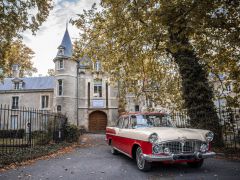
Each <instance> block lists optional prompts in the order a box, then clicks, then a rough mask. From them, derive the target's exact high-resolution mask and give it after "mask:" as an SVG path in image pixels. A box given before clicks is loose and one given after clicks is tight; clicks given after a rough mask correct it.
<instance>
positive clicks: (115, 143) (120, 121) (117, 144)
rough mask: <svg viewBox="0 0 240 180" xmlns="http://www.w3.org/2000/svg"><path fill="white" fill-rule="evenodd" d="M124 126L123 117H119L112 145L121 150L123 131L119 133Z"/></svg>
mask: <svg viewBox="0 0 240 180" xmlns="http://www.w3.org/2000/svg"><path fill="white" fill-rule="evenodd" d="M122 126H123V117H120V118H119V119H118V123H117V125H116V127H115V133H116V135H115V136H113V139H112V145H113V146H114V147H116V148H118V149H120V150H121V147H122V145H121V144H122V139H121V136H120V135H121V133H119V132H120V131H121V129H122Z"/></svg>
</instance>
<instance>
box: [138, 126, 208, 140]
mask: <svg viewBox="0 0 240 180" xmlns="http://www.w3.org/2000/svg"><path fill="white" fill-rule="evenodd" d="M137 132H139V134H142V135H143V136H142V138H143V140H148V137H149V136H150V135H151V134H152V133H157V134H158V137H159V140H158V141H159V142H162V141H171V140H180V139H196V140H200V141H206V139H205V134H206V133H207V132H209V131H208V130H202V129H190V128H173V127H152V128H139V129H136V133H137ZM137 134H138V133H137ZM144 136H145V138H144ZM146 138H147V139H146Z"/></svg>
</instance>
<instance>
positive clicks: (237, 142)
mask: <svg viewBox="0 0 240 180" xmlns="http://www.w3.org/2000/svg"><path fill="white" fill-rule="evenodd" d="M196 113H197V112H196ZM217 114H218V121H219V124H216V126H217V125H219V126H220V127H221V129H222V136H223V137H222V138H223V141H224V148H226V149H231V150H233V151H235V152H239V150H240V108H222V109H217ZM201 115H203V116H204V117H205V119H206V121H205V122H202V123H207V121H208V120H209V119H208V117H209V113H204V114H201ZM170 117H171V120H172V121H173V122H174V123H175V125H176V126H177V127H180V128H185V127H186V128H191V127H192V125H191V122H190V117H189V116H188V113H187V111H181V112H176V111H175V112H174V111H173V112H171V113H170ZM238 155H240V154H238Z"/></svg>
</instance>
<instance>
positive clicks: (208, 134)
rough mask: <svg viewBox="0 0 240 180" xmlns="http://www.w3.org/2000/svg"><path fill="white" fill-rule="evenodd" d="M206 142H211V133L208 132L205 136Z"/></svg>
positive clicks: (212, 135)
mask: <svg viewBox="0 0 240 180" xmlns="http://www.w3.org/2000/svg"><path fill="white" fill-rule="evenodd" d="M205 136H206V140H207V142H211V141H212V140H213V137H214V134H213V132H212V131H209V132H208V133H207V134H206V135H205Z"/></svg>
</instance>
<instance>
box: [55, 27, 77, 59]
mask: <svg viewBox="0 0 240 180" xmlns="http://www.w3.org/2000/svg"><path fill="white" fill-rule="evenodd" d="M61 48H63V49H64V53H63V54H59V52H58V54H57V56H59V55H60V56H65V57H72V49H73V48H72V42H71V38H70V36H69V33H68V29H67V28H66V31H65V33H64V36H63V39H62V42H61V44H60V46H59V47H58V49H61Z"/></svg>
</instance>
